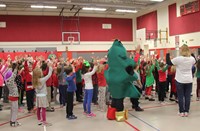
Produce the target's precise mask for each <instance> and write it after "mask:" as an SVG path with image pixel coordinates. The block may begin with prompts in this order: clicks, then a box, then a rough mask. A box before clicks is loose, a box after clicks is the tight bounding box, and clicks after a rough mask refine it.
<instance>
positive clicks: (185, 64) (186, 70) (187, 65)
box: [166, 44, 196, 117]
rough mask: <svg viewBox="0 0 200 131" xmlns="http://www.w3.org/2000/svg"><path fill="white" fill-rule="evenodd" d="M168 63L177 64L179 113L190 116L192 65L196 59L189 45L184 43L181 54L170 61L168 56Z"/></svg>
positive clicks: (176, 77)
mask: <svg viewBox="0 0 200 131" xmlns="http://www.w3.org/2000/svg"><path fill="white" fill-rule="evenodd" d="M166 59H167V64H169V65H175V66H176V75H175V80H176V87H177V94H178V104H179V115H180V116H182V117H184V116H186V117H187V116H188V113H189V109H190V94H191V91H192V82H193V77H192V66H193V65H194V64H195V62H196V60H195V59H194V57H192V56H191V54H190V50H189V47H188V46H187V45H185V44H184V45H183V46H182V47H181V49H180V56H178V57H175V58H173V59H172V60H171V61H170V56H169V54H167V56H166Z"/></svg>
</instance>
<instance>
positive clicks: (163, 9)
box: [137, 0, 200, 49]
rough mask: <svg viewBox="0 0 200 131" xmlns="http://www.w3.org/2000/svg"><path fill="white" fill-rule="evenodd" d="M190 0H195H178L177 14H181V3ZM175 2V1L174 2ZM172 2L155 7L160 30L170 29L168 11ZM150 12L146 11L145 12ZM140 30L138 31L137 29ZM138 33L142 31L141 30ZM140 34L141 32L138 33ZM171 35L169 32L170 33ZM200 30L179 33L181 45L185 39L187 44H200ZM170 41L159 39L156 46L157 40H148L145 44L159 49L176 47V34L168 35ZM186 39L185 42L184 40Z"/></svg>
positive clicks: (150, 47) (163, 35)
mask: <svg viewBox="0 0 200 131" xmlns="http://www.w3.org/2000/svg"><path fill="white" fill-rule="evenodd" d="M190 1H194V0H184V1H183V0H178V1H176V4H177V16H180V5H182V4H186V3H188V2H190ZM174 3H175V2H174ZM170 4H173V3H168V4H165V5H162V6H160V7H157V8H155V9H154V10H157V21H158V22H157V23H158V30H160V29H161V30H166V28H168V30H169V13H168V12H169V11H168V6H169V5H170ZM151 11H152V10H151ZM151 11H149V12H151ZM146 13H148V12H145V14H146ZM142 15H143V14H142ZM137 32H138V31H137ZM138 33H141V32H140V31H139V32H138ZM137 35H140V34H137ZM168 36H169V33H168ZM199 36H200V32H194V33H188V34H183V35H179V38H180V40H179V41H180V44H179V45H180V46H181V45H183V44H185V41H187V44H188V45H189V46H191V47H192V46H200V37H199ZM162 38H165V33H162ZM168 38H169V39H168V43H166V41H164V40H162V42H161V43H160V41H157V44H156V45H157V46H156V47H155V46H154V45H155V42H154V41H153V40H148V41H144V43H143V44H142V46H143V45H149V49H159V48H175V36H169V37H168ZM182 41H184V42H182Z"/></svg>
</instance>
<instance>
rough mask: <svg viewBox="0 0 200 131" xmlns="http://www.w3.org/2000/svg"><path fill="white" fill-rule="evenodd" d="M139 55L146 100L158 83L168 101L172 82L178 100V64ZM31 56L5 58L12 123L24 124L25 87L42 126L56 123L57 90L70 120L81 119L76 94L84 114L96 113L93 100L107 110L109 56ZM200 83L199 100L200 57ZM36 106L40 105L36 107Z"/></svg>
mask: <svg viewBox="0 0 200 131" xmlns="http://www.w3.org/2000/svg"><path fill="white" fill-rule="evenodd" d="M137 55H138V54H136V56H135V57H134V58H133V60H134V61H135V62H137V64H136V66H135V67H134V72H135V73H136V74H137V76H138V78H139V79H138V80H137V81H134V82H133V84H134V85H135V86H136V87H137V89H138V90H139V91H140V92H141V93H142V94H143V95H145V99H147V100H149V101H155V99H154V97H153V95H152V90H153V86H154V85H156V86H155V90H156V92H157V94H158V100H159V102H160V103H161V104H165V102H164V100H165V98H166V97H167V96H166V92H167V91H168V87H169V84H170V85H171V91H170V98H169V99H170V100H171V101H175V100H177V93H176V86H175V71H176V70H175V67H174V66H168V65H166V64H165V62H164V61H162V60H160V59H159V56H156V57H152V58H151V59H150V58H144V57H143V56H139V57H138V56H137ZM29 57H31V56H28V55H27V56H25V57H24V58H22V57H21V58H20V57H16V59H15V60H14V61H12V60H11V59H7V61H3V60H1V64H0V72H1V75H0V88H1V87H3V86H5V85H6V86H7V87H8V89H9V100H10V102H11V119H10V125H11V126H19V125H21V124H20V123H19V122H17V113H18V104H19V105H20V106H21V105H22V104H23V103H22V102H23V96H24V93H23V92H24V91H23V90H24V89H25V91H26V100H27V110H28V112H29V113H31V112H34V111H35V110H36V111H37V119H38V125H46V126H50V125H52V124H51V123H48V122H47V121H46V110H47V111H52V112H53V111H54V108H53V107H52V106H51V101H52V98H55V92H56V91H57V89H58V90H59V96H60V98H59V102H60V106H61V107H64V106H66V118H67V119H68V120H73V119H77V116H75V115H74V114H73V106H74V104H73V101H74V93H76V100H77V101H78V102H83V114H84V115H86V116H87V117H95V116H96V115H95V114H94V113H93V112H92V110H91V103H94V104H96V105H98V110H100V111H106V110H107V105H106V103H107V100H106V94H107V88H106V87H107V84H106V80H105V77H104V71H105V70H107V69H108V65H107V63H106V61H107V60H106V58H102V59H100V60H96V59H93V61H92V62H88V61H86V60H84V59H83V58H82V57H79V58H78V59H71V60H66V61H65V60H64V58H62V57H61V58H59V59H56V58H54V57H52V58H50V59H48V60H44V59H43V58H42V57H36V59H35V60H32V61H31V60H30V58H29ZM136 57H138V58H136ZM4 82H5V83H4ZM154 82H155V84H154ZM197 82H198V84H197V100H199V99H200V84H199V82H200V60H198V62H197ZM4 84H5V85H4ZM96 86H97V87H96ZM95 87H96V88H95ZM83 89H84V90H83ZM52 91H54V93H52ZM83 92H84V94H83ZM53 94H54V95H53ZM173 96H174V99H173ZM54 100H55V99H54ZM138 100H139V99H138V98H131V102H132V107H133V108H134V109H135V110H136V111H143V109H142V108H140V107H139V102H138ZM18 101H19V102H18ZM34 106H36V109H35V108H34ZM0 108H1V106H0Z"/></svg>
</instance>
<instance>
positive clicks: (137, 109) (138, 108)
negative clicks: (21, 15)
mask: <svg viewBox="0 0 200 131" xmlns="http://www.w3.org/2000/svg"><path fill="white" fill-rule="evenodd" d="M135 111H144V109H142V108H140V107H136V108H135Z"/></svg>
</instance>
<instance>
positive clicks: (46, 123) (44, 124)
mask: <svg viewBox="0 0 200 131" xmlns="http://www.w3.org/2000/svg"><path fill="white" fill-rule="evenodd" d="M42 125H43V126H52V124H51V123H48V122H43V123H42Z"/></svg>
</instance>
